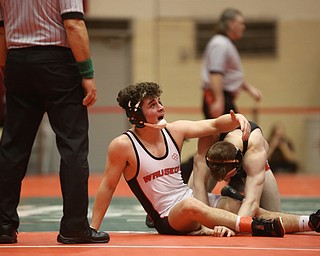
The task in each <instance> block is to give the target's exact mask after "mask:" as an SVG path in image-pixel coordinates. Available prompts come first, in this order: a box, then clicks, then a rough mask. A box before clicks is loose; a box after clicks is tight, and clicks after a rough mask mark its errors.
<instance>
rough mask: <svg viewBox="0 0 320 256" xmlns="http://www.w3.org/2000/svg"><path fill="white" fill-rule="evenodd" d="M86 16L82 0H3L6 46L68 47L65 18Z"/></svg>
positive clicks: (1, 16) (0, 6) (0, 21)
mask: <svg viewBox="0 0 320 256" xmlns="http://www.w3.org/2000/svg"><path fill="white" fill-rule="evenodd" d="M69 18H80V19H83V1H82V0H0V25H1V24H2V25H4V27H5V32H6V41H7V48H8V49H14V48H23V47H30V46H37V45H40V46H46V45H56V46H64V47H69V44H68V41H67V37H66V32H65V29H64V26H63V20H64V19H69Z"/></svg>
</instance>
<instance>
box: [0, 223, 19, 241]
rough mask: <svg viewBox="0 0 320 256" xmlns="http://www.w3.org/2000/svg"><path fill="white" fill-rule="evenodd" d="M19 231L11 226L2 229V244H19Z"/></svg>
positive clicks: (0, 236)
mask: <svg viewBox="0 0 320 256" xmlns="http://www.w3.org/2000/svg"><path fill="white" fill-rule="evenodd" d="M17 233H18V231H17V230H16V229H15V228H11V227H10V226H1V227H0V244H13V243H16V242H17Z"/></svg>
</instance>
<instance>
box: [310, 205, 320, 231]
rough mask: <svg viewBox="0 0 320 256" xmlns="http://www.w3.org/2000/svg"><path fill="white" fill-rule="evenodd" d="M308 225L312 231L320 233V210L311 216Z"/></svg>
mask: <svg viewBox="0 0 320 256" xmlns="http://www.w3.org/2000/svg"><path fill="white" fill-rule="evenodd" d="M308 225H309V227H310V228H312V230H314V231H316V232H320V209H319V210H318V211H317V212H316V213H312V214H311V215H310V217H309V222H308Z"/></svg>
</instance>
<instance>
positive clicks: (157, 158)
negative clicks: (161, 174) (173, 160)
mask: <svg viewBox="0 0 320 256" xmlns="http://www.w3.org/2000/svg"><path fill="white" fill-rule="evenodd" d="M127 132H130V133H131V134H132V135H133V136H134V137H135V138H136V140H137V141H138V143H139V144H140V146H141V147H142V148H143V149H144V150H145V151H146V152H147V153H148V155H149V156H150V157H152V158H153V159H156V160H162V159H165V158H166V157H167V156H168V154H169V146H168V142H167V140H166V136H165V135H164V133H163V131H161V133H162V136H163V140H164V144H165V146H166V153H165V154H164V156H160V157H156V156H154V155H152V154H151V153H150V152H149V150H148V149H147V148H146V147H145V146H144V145H143V144H142V142H141V141H140V140H139V138H138V136H137V135H136V134H135V133H134V132H132V131H130V130H128V131H127ZM124 134H126V133H124ZM129 138H130V137H129ZM171 139H172V138H171Z"/></svg>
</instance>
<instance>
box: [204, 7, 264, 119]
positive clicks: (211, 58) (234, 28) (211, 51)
mask: <svg viewBox="0 0 320 256" xmlns="http://www.w3.org/2000/svg"><path fill="white" fill-rule="evenodd" d="M244 30H245V24H244V17H243V15H242V13H241V12H240V11H239V10H237V9H233V8H228V9H226V10H225V11H224V12H223V13H222V14H221V16H220V19H219V23H218V31H217V32H218V33H217V34H216V35H214V36H213V37H212V38H211V40H210V41H209V43H208V44H207V47H206V49H205V52H204V57H203V65H202V70H201V76H202V89H203V113H204V115H205V118H217V117H218V116H220V115H223V114H228V113H230V110H234V111H235V112H238V109H237V107H236V105H235V100H236V98H237V96H238V95H239V93H240V91H241V90H245V91H247V92H248V93H249V95H250V96H251V97H252V98H253V99H254V100H256V101H260V99H261V97H262V94H261V92H260V90H258V89H257V88H255V87H253V86H252V85H250V84H249V83H248V82H246V81H245V80H244V72H243V68H242V65H241V60H240V56H239V53H238V50H237V48H236V46H235V45H234V42H235V41H237V40H239V39H241V38H242V37H243V33H244Z"/></svg>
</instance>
